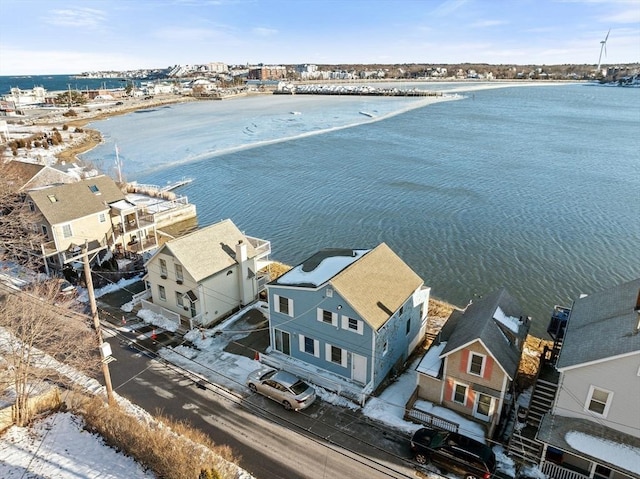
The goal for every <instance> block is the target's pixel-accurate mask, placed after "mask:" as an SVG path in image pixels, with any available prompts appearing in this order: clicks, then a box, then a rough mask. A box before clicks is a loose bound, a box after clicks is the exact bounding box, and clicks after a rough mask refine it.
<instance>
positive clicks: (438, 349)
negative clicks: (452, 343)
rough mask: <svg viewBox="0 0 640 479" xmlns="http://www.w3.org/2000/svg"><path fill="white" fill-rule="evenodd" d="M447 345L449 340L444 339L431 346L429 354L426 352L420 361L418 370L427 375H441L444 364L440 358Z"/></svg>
mask: <svg viewBox="0 0 640 479" xmlns="http://www.w3.org/2000/svg"><path fill="white" fill-rule="evenodd" d="M446 345H447V342H446V341H443V342H441V343H440V344H437V345H433V346H431V347H430V348H429V350H428V351H427V354H425V355H424V357H423V358H422V359H421V360H420V362H419V363H418V367H417V368H416V371H418V372H419V373H422V374H426V375H427V376H431V377H433V378H437V377H438V376H439V375H440V368H441V366H442V358H440V354H442V350H443V349H444V347H445V346H446Z"/></svg>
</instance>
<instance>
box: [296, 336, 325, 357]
mask: <svg viewBox="0 0 640 479" xmlns="http://www.w3.org/2000/svg"><path fill="white" fill-rule="evenodd" d="M298 338H299V341H300V343H299V348H300V351H303V352H305V353H307V354H311V355H313V356H315V357H317V358H319V357H320V342H319V341H318V340H317V339H313V338H308V337H306V336H303V335H302V334H300V335H299V336H298Z"/></svg>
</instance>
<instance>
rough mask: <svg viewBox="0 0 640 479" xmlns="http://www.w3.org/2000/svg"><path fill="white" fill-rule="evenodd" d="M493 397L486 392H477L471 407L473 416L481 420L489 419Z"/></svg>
mask: <svg viewBox="0 0 640 479" xmlns="http://www.w3.org/2000/svg"><path fill="white" fill-rule="evenodd" d="M493 402H494V398H493V397H492V396H489V395H487V394H482V393H478V394H477V395H476V403H475V405H474V408H473V417H475V418H477V419H481V420H483V421H489V420H490V419H491V415H492V414H493Z"/></svg>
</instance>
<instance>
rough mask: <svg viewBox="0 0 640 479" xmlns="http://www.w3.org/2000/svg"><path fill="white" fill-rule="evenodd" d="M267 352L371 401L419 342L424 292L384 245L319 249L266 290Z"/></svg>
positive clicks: (424, 309)
mask: <svg viewBox="0 0 640 479" xmlns="http://www.w3.org/2000/svg"><path fill="white" fill-rule="evenodd" d="M267 291H268V295H269V296H268V297H269V313H270V318H269V330H270V335H271V348H272V350H275V351H279V352H280V353H282V354H284V355H287V356H290V357H291V358H295V359H296V360H299V361H304V362H305V363H308V364H309V365H311V366H313V367H314V368H321V369H324V370H326V371H329V372H331V373H333V374H334V375H337V376H340V377H341V378H344V379H346V380H348V381H350V382H352V383H354V384H356V385H359V386H360V387H361V388H362V391H363V392H365V393H371V392H373V391H375V389H376V388H377V387H378V386H379V385H380V383H381V382H382V381H383V380H384V379H385V377H387V375H388V374H389V373H390V372H391V371H392V370H396V369H398V368H400V367H401V366H402V364H403V363H404V362H405V361H406V359H407V358H408V357H409V355H410V354H411V352H412V351H413V350H414V348H415V347H416V346H417V345H418V344H419V343H420V342H421V340H422V338H423V336H424V333H425V329H426V323H427V309H428V308H427V307H428V301H429V291H430V288H428V287H425V286H424V282H423V281H422V279H420V277H419V276H418V275H417V274H416V273H415V272H414V271H413V270H412V269H411V268H410V267H409V266H407V264H405V263H404V262H403V261H402V260H401V259H400V258H399V257H398V256H397V255H396V254H395V253H394V252H393V251H392V250H391V249H390V248H389V247H388V246H387V245H386V244H384V243H382V244H380V245H378V246H377V247H376V248H374V249H371V250H367V249H325V250H321V251H319V252H317V253H316V254H314V255H313V256H311V257H310V258H309V259H307V260H306V261H304V262H303V263H301V264H299V265H298V266H296V267H294V268H293V269H291V270H290V271H288V272H287V273H285V274H284V275H282V276H281V277H279V278H278V279H277V280H275V281H272V282H271V283H269V284H268V285H267Z"/></svg>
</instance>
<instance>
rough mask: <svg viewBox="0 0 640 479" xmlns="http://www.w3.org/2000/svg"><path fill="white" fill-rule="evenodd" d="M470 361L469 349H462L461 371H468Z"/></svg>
mask: <svg viewBox="0 0 640 479" xmlns="http://www.w3.org/2000/svg"><path fill="white" fill-rule="evenodd" d="M468 363H469V350H468V349H465V350H464V351H462V357H461V358H460V371H461V372H463V373H466V372H467V364H468Z"/></svg>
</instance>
